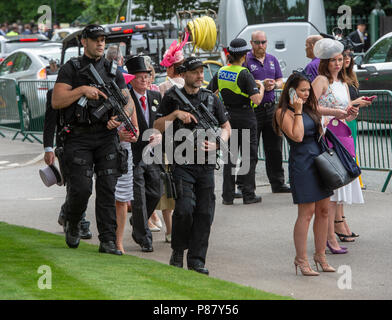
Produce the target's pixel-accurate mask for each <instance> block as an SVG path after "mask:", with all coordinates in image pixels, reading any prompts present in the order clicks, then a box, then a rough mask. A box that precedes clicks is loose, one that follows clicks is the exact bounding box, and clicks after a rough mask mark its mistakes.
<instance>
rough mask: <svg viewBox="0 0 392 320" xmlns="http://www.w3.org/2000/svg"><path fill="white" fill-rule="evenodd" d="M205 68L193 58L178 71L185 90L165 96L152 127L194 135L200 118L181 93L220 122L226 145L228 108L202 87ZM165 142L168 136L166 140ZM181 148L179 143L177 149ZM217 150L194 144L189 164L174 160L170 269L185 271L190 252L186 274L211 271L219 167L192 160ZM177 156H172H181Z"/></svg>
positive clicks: (211, 143)
mask: <svg viewBox="0 0 392 320" xmlns="http://www.w3.org/2000/svg"><path fill="white" fill-rule="evenodd" d="M203 66H204V65H203V63H202V61H201V60H200V59H198V58H195V57H189V58H187V59H186V60H185V61H184V63H183V64H182V65H181V66H180V67H179V68H180V69H179V71H180V72H181V73H182V74H183V75H184V80H185V85H184V87H183V88H182V89H178V88H177V87H176V86H174V87H172V88H171V89H169V90H168V91H166V94H165V96H164V97H163V99H162V102H161V104H160V107H159V109H158V113H157V120H155V122H154V128H156V129H158V130H159V131H161V132H165V131H169V130H168V128H169V127H171V126H172V127H171V128H172V129H173V135H174V137H175V136H176V133H177V132H178V131H179V130H180V129H182V128H183V127H185V128H187V129H191V130H192V129H193V128H194V127H195V126H196V123H197V122H201V120H200V118H199V121H198V120H197V118H196V117H195V114H193V113H192V112H187V111H184V108H183V107H184V103H183V102H184V99H182V100H181V99H178V97H179V94H178V93H176V92H178V91H179V92H180V95H183V96H185V98H186V99H187V100H188V101H187V102H189V103H190V104H191V105H192V106H193V107H194V109H195V110H197V112H199V111H201V108H202V105H201V103H203V104H204V105H205V106H206V108H207V109H208V110H209V112H210V113H211V114H212V115H213V116H214V117H215V119H216V120H217V125H218V126H219V127H220V128H221V130H222V131H221V134H220V137H221V139H222V140H223V141H227V140H228V139H229V136H230V132H231V128H230V123H229V121H228V120H227V114H226V111H225V107H224V106H223V104H222V103H221V102H220V101H219V99H218V98H217V97H216V96H215V95H214V94H213V93H212V92H211V91H209V90H206V89H203V88H201V86H202V84H203V80H204V71H203ZM176 90H177V91H176ZM188 110H189V109H188ZM167 138H168V137H167V136H165V139H167ZM175 140H177V139H175ZM223 141H221V142H222V143H223ZM165 144H166V143H165ZM178 147H179V144H178V143H177V145H176V148H178ZM216 149H217V143H216V142H215V141H209V140H204V141H202V142H201V144H196V143H195V144H193V145H192V148H191V153H192V154H186V156H185V158H186V159H187V160H186V161H183V163H181V162H180V161H176V160H177V158H175V159H174V162H175V164H174V170H173V178H174V180H175V182H176V185H177V199H176V204H175V209H174V213H173V224H172V242H171V247H172V249H173V252H172V255H171V258H170V264H171V265H173V266H176V267H180V268H182V267H183V256H184V250H186V249H188V253H187V265H188V269H190V270H194V271H196V272H200V273H203V274H207V275H208V273H209V271H208V269H207V268H205V260H206V255H207V248H208V239H209V235H210V229H211V224H212V220H213V217H214V211H215V194H214V189H215V182H214V168H215V163H214V164H210V163H209V162H206V161H205V162H202V163H199V162H198V163H192V160H191V159H195V158H196V156H195V154H194V153H196V152H197V150H201V152H202V153H203V152H216ZM188 150H189V149H188ZM176 151H177V150H176ZM176 151H175V152H174V155H176V154H178V152H176ZM166 153H167V155H168V158H169V159H170V152H169V150H167V149H166ZM188 160H189V161H188Z"/></svg>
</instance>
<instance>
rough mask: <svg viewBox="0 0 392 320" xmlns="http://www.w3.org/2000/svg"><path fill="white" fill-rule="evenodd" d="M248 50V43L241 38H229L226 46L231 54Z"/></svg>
mask: <svg viewBox="0 0 392 320" xmlns="http://www.w3.org/2000/svg"><path fill="white" fill-rule="evenodd" d="M250 50H251V48H250V47H249V46H248V43H247V42H246V40H244V39H242V38H235V39H234V40H231V42H230V46H229V47H228V48H227V51H229V53H233V54H241V53H247V52H248V51H250Z"/></svg>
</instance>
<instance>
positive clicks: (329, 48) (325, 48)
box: [313, 38, 344, 59]
mask: <svg viewBox="0 0 392 320" xmlns="http://www.w3.org/2000/svg"><path fill="white" fill-rule="evenodd" d="M343 50H344V46H343V44H342V43H341V42H340V41H337V40H332V39H328V38H324V39H321V40H319V41H317V42H316V44H315V45H314V48H313V53H314V55H315V56H316V57H317V58H319V59H331V58H333V57H334V56H336V55H337V54H339V53H342V52H343Z"/></svg>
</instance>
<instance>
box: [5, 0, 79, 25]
mask: <svg viewBox="0 0 392 320" xmlns="http://www.w3.org/2000/svg"><path fill="white" fill-rule="evenodd" d="M54 3H56V6H54ZM41 5H48V6H49V7H51V9H52V22H56V21H55V19H56V18H57V21H59V22H72V21H73V20H75V18H76V17H77V16H78V15H80V12H82V11H83V10H84V9H85V8H86V6H85V4H84V1H83V0H56V1H54V0H47V1H42V0H29V1H16V0H13V1H1V2H0V22H4V21H8V22H15V21H18V20H19V21H21V22H22V23H29V22H30V21H32V20H33V21H34V22H35V23H37V22H38V19H39V17H40V16H41V15H42V14H39V13H38V8H39V7H40V6H41Z"/></svg>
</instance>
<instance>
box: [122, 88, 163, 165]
mask: <svg viewBox="0 0 392 320" xmlns="http://www.w3.org/2000/svg"><path fill="white" fill-rule="evenodd" d="M129 92H130V93H131V96H132V99H133V101H134V102H135V108H136V115H137V122H138V124H139V139H138V140H137V142H135V143H131V146H132V156H133V164H134V165H135V166H136V165H138V163H139V162H140V160H141V159H142V154H143V149H144V147H145V146H147V144H148V141H142V136H143V133H144V131H146V130H147V129H150V128H153V125H154V121H155V116H156V113H157V111H158V107H159V104H160V103H161V94H160V93H159V92H158V91H151V90H147V103H148V111H149V123H147V122H146V120H145V118H144V114H143V111H142V106H141V104H140V101H139V100H138V99H137V98H136V95H135V92H134V91H133V89H129ZM154 101H155V103H154ZM156 102H158V103H156Z"/></svg>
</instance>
